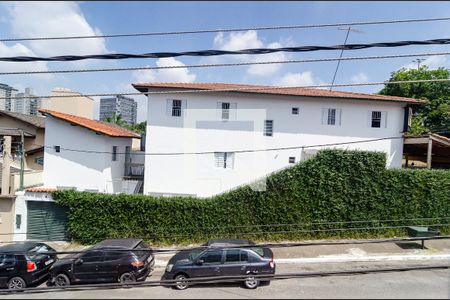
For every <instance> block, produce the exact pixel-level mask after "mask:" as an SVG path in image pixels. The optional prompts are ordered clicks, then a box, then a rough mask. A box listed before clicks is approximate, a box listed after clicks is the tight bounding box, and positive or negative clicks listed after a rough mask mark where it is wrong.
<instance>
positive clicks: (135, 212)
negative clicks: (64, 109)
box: [53, 150, 450, 244]
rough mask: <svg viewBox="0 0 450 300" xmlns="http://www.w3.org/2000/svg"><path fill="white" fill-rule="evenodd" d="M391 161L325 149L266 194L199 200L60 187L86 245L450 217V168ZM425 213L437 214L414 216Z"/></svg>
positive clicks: (329, 231) (323, 234) (348, 234)
mask: <svg viewBox="0 0 450 300" xmlns="http://www.w3.org/2000/svg"><path fill="white" fill-rule="evenodd" d="M385 165H386V160H385V154H384V153H378V152H362V151H344V150H322V151H320V152H319V153H318V154H317V155H316V156H315V157H314V158H312V159H310V160H308V161H304V162H301V163H299V164H297V165H295V166H293V167H291V168H289V169H285V170H283V171H280V172H278V173H275V174H273V175H271V176H269V177H268V178H267V182H266V184H267V187H266V191H264V192H258V191H254V190H252V189H251V188H250V186H243V187H240V188H237V189H235V190H233V191H230V192H227V193H224V194H221V195H217V196H214V197H211V198H208V199H197V198H185V197H170V198H163V197H152V196H144V195H126V194H120V195H111V194H96V193H89V192H77V191H57V192H54V193H53V198H54V199H55V200H56V201H57V202H58V203H59V204H61V205H63V206H67V207H68V208H69V231H70V234H71V236H72V238H73V239H74V240H76V241H79V242H81V243H85V244H90V243H95V242H98V241H100V240H102V239H105V238H114V237H140V238H144V239H146V240H148V241H150V242H152V243H159V244H161V243H170V244H173V243H187V242H200V241H205V240H206V239H208V238H212V237H230V238H233V237H241V238H249V239H254V240H280V239H291V240H294V239H310V238H358V237H364V238H368V237H388V236H394V235H401V234H404V230H403V229H399V228H391V227H398V226H404V225H408V226H409V225H425V224H428V225H429V224H440V223H442V224H446V222H448V221H449V219H450V172H448V171H443V170H441V171H439V170H400V169H386V168H385ZM417 218H436V219H433V220H409V219H417ZM395 220H398V221H395ZM373 227H377V228H378V227H381V229H376V230H374V229H373ZM386 227H387V228H386ZM358 228H360V229H358ZM444 229H445V228H444Z"/></svg>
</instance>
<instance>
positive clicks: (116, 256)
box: [103, 251, 131, 261]
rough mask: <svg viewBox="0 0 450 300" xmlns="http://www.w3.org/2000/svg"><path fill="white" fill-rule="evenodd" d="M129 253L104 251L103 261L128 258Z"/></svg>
mask: <svg viewBox="0 0 450 300" xmlns="http://www.w3.org/2000/svg"><path fill="white" fill-rule="evenodd" d="M130 255H131V254H130V253H125V252H117V251H106V252H105V258H104V260H103V261H113V260H119V259H121V258H122V257H127V256H130Z"/></svg>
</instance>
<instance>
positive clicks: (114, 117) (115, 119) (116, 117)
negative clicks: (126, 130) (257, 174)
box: [105, 113, 128, 127]
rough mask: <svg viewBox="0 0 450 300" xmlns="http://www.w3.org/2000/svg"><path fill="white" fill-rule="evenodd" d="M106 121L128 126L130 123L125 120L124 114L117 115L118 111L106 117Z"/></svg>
mask: <svg viewBox="0 0 450 300" xmlns="http://www.w3.org/2000/svg"><path fill="white" fill-rule="evenodd" d="M105 121H106V122H108V123H112V124H116V125H119V126H122V127H126V126H127V125H128V124H127V122H125V121H124V120H123V119H122V116H121V115H120V114H118V115H116V113H114V114H113V115H112V116H111V117H107V118H106V119H105Z"/></svg>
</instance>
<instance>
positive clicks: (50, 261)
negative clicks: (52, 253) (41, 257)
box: [44, 259, 54, 266]
mask: <svg viewBox="0 0 450 300" xmlns="http://www.w3.org/2000/svg"><path fill="white" fill-rule="evenodd" d="M53 262H54V260H53V259H49V260H47V261H46V262H45V263H44V264H45V265H46V266H48V265H49V264H51V263H53Z"/></svg>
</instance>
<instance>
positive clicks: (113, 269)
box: [99, 251, 131, 282]
mask: <svg viewBox="0 0 450 300" xmlns="http://www.w3.org/2000/svg"><path fill="white" fill-rule="evenodd" d="M130 255H131V254H130V253H129V252H124V251H106V252H105V256H104V258H103V262H102V263H101V265H100V270H99V276H100V278H101V280H102V281H107V282H115V281H117V280H118V278H119V276H120V274H119V270H120V269H122V264H123V263H124V262H125V261H126V258H127V257H129V256H130Z"/></svg>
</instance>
